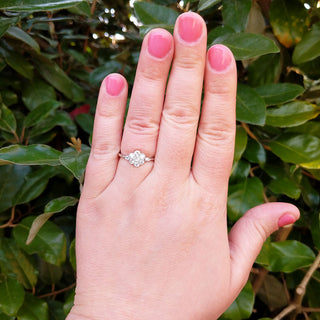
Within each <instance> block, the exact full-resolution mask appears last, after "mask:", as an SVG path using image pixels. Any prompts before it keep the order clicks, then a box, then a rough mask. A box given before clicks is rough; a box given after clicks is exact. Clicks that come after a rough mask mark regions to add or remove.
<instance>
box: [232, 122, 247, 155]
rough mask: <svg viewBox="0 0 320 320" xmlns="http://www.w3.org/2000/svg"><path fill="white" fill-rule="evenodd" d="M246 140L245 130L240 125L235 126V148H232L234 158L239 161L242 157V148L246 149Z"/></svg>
mask: <svg viewBox="0 0 320 320" xmlns="http://www.w3.org/2000/svg"><path fill="white" fill-rule="evenodd" d="M247 141H248V135H247V133H246V131H245V130H244V129H243V128H242V127H241V126H237V132H236V141H235V150H234V160H233V161H239V160H240V158H241V157H242V154H243V152H244V150H245V149H246V146H247Z"/></svg>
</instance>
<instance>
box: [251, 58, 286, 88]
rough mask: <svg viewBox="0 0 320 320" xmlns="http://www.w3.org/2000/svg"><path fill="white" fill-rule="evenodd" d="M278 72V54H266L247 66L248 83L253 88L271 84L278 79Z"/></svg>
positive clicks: (279, 66) (279, 70)
mask: <svg viewBox="0 0 320 320" xmlns="http://www.w3.org/2000/svg"><path fill="white" fill-rule="evenodd" d="M280 72H281V64H280V54H276V53H271V54H266V55H264V56H262V57H259V58H258V59H257V60H254V61H253V62H251V63H250V64H249V67H248V82H249V84H250V85H251V86H254V87H256V86H261V85H265V84H268V83H273V82H275V81H277V79H278V78H279V76H280Z"/></svg>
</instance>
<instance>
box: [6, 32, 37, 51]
mask: <svg viewBox="0 0 320 320" xmlns="http://www.w3.org/2000/svg"><path fill="white" fill-rule="evenodd" d="M7 34H8V35H10V36H11V37H13V38H15V39H18V40H20V41H22V42H24V43H25V44H27V45H28V46H30V47H31V48H33V49H34V50H35V51H36V52H40V47H39V45H38V43H37V41H35V40H34V39H33V38H32V37H31V36H30V35H29V34H28V33H27V32H25V31H23V30H22V29H21V28H18V27H10V28H9V29H8V31H7Z"/></svg>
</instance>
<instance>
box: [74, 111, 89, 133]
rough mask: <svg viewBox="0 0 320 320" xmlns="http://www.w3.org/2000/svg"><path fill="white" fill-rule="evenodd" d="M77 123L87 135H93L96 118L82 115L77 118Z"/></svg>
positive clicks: (86, 114)
mask: <svg viewBox="0 0 320 320" xmlns="http://www.w3.org/2000/svg"><path fill="white" fill-rule="evenodd" d="M75 120H76V122H77V124H78V125H79V126H80V127H81V129H82V130H84V131H85V132H86V133H88V134H91V133H92V131H93V122H94V117H93V116H92V115H91V114H88V113H80V114H78V115H77V116H76V119H75Z"/></svg>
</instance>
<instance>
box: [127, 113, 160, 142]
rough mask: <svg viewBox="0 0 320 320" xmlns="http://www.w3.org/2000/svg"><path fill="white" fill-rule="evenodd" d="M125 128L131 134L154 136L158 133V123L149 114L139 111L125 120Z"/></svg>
mask: <svg viewBox="0 0 320 320" xmlns="http://www.w3.org/2000/svg"><path fill="white" fill-rule="evenodd" d="M126 128H127V129H128V131H129V132H130V133H131V134H137V135H144V136H154V135H156V134H157V133H158V130H159V124H158V123H157V122H156V121H155V120H154V119H153V118H152V117H151V116H149V117H148V116H147V115H146V114H143V112H142V111H140V112H136V113H135V115H134V117H132V118H131V119H130V120H129V121H127V123H126Z"/></svg>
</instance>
